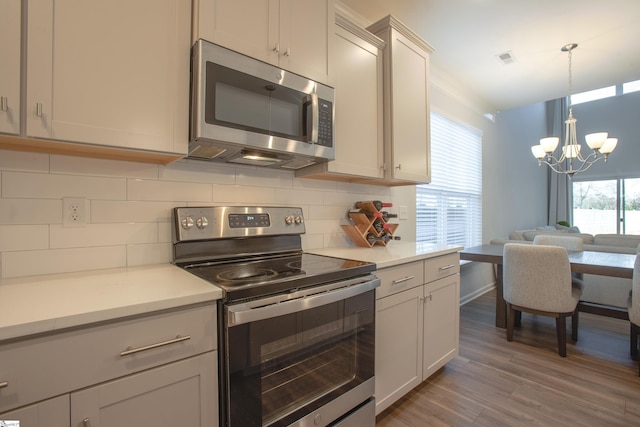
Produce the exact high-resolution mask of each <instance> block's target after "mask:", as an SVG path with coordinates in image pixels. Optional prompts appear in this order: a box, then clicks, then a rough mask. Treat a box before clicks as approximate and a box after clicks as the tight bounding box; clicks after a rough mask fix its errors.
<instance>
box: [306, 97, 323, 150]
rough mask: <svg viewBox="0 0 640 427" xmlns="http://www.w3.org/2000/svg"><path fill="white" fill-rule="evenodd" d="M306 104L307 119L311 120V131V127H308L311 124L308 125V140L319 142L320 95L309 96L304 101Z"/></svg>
mask: <svg viewBox="0 0 640 427" xmlns="http://www.w3.org/2000/svg"><path fill="white" fill-rule="evenodd" d="M304 104H305V105H306V107H307V119H309V117H310V118H311V120H310V122H311V123H310V124H311V129H309V126H308V125H309V123H307V134H306V135H305V136H306V138H307V139H306V140H307V141H308V142H318V122H319V111H318V95H317V94H315V93H311V94H309V95H307V96H306V97H305V99H304ZM309 110H311V111H309ZM309 113H311V114H309Z"/></svg>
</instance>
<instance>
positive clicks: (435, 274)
mask: <svg viewBox="0 0 640 427" xmlns="http://www.w3.org/2000/svg"><path fill="white" fill-rule="evenodd" d="M459 272H460V255H459V254H458V253H457V252H456V253H453V254H449V255H443V256H439V257H436V258H431V259H427V260H425V261H424V281H425V283H429V282H432V281H434V280H438V279H441V278H443V277H447V276H451V275H452V274H456V273H459Z"/></svg>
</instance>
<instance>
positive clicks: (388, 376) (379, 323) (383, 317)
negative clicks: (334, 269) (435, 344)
mask: <svg viewBox="0 0 640 427" xmlns="http://www.w3.org/2000/svg"><path fill="white" fill-rule="evenodd" d="M422 293H423V291H422V286H420V287H417V288H414V289H409V290H407V291H404V292H400V293H398V294H394V295H391V296H388V297H386V298H382V299H379V300H377V301H376V367H375V379H376V393H375V397H376V414H379V413H380V412H382V411H383V410H385V409H386V408H387V407H389V406H390V405H391V404H392V403H393V402H395V401H396V400H398V399H399V398H400V397H402V396H403V395H404V394H405V393H407V392H408V391H409V390H411V389H412V388H414V387H415V386H416V385H418V384H420V382H422V327H423V326H422V324H423V317H422V316H423V302H422V299H423V297H422Z"/></svg>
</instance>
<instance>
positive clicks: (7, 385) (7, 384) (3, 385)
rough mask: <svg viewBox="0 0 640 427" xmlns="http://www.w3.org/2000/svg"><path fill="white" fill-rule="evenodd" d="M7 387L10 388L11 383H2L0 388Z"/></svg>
mask: <svg viewBox="0 0 640 427" xmlns="http://www.w3.org/2000/svg"><path fill="white" fill-rule="evenodd" d="M5 387H9V381H2V382H1V383H0V388H5Z"/></svg>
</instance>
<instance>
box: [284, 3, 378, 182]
mask: <svg viewBox="0 0 640 427" xmlns="http://www.w3.org/2000/svg"><path fill="white" fill-rule="evenodd" d="M383 49H384V42H383V41H382V40H381V39H379V38H378V37H376V36H374V35H373V34H371V33H370V32H368V31H367V30H365V29H362V28H360V27H358V26H357V25H355V24H353V23H351V22H350V21H348V20H347V19H346V18H343V17H342V16H340V15H338V14H336V25H335V32H334V50H333V58H332V60H331V75H332V77H333V82H334V83H335V89H336V102H335V145H336V159H335V160H334V161H331V162H329V163H324V164H320V165H314V166H310V167H307V168H302V169H298V170H297V171H296V176H300V177H303V176H304V177H309V178H322V179H335V180H343V181H361V180H362V179H381V178H383V172H384V170H383V166H384V150H383V143H384V132H383V110H382V106H383V83H382V79H383V75H382V66H383V63H382V53H383Z"/></svg>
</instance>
